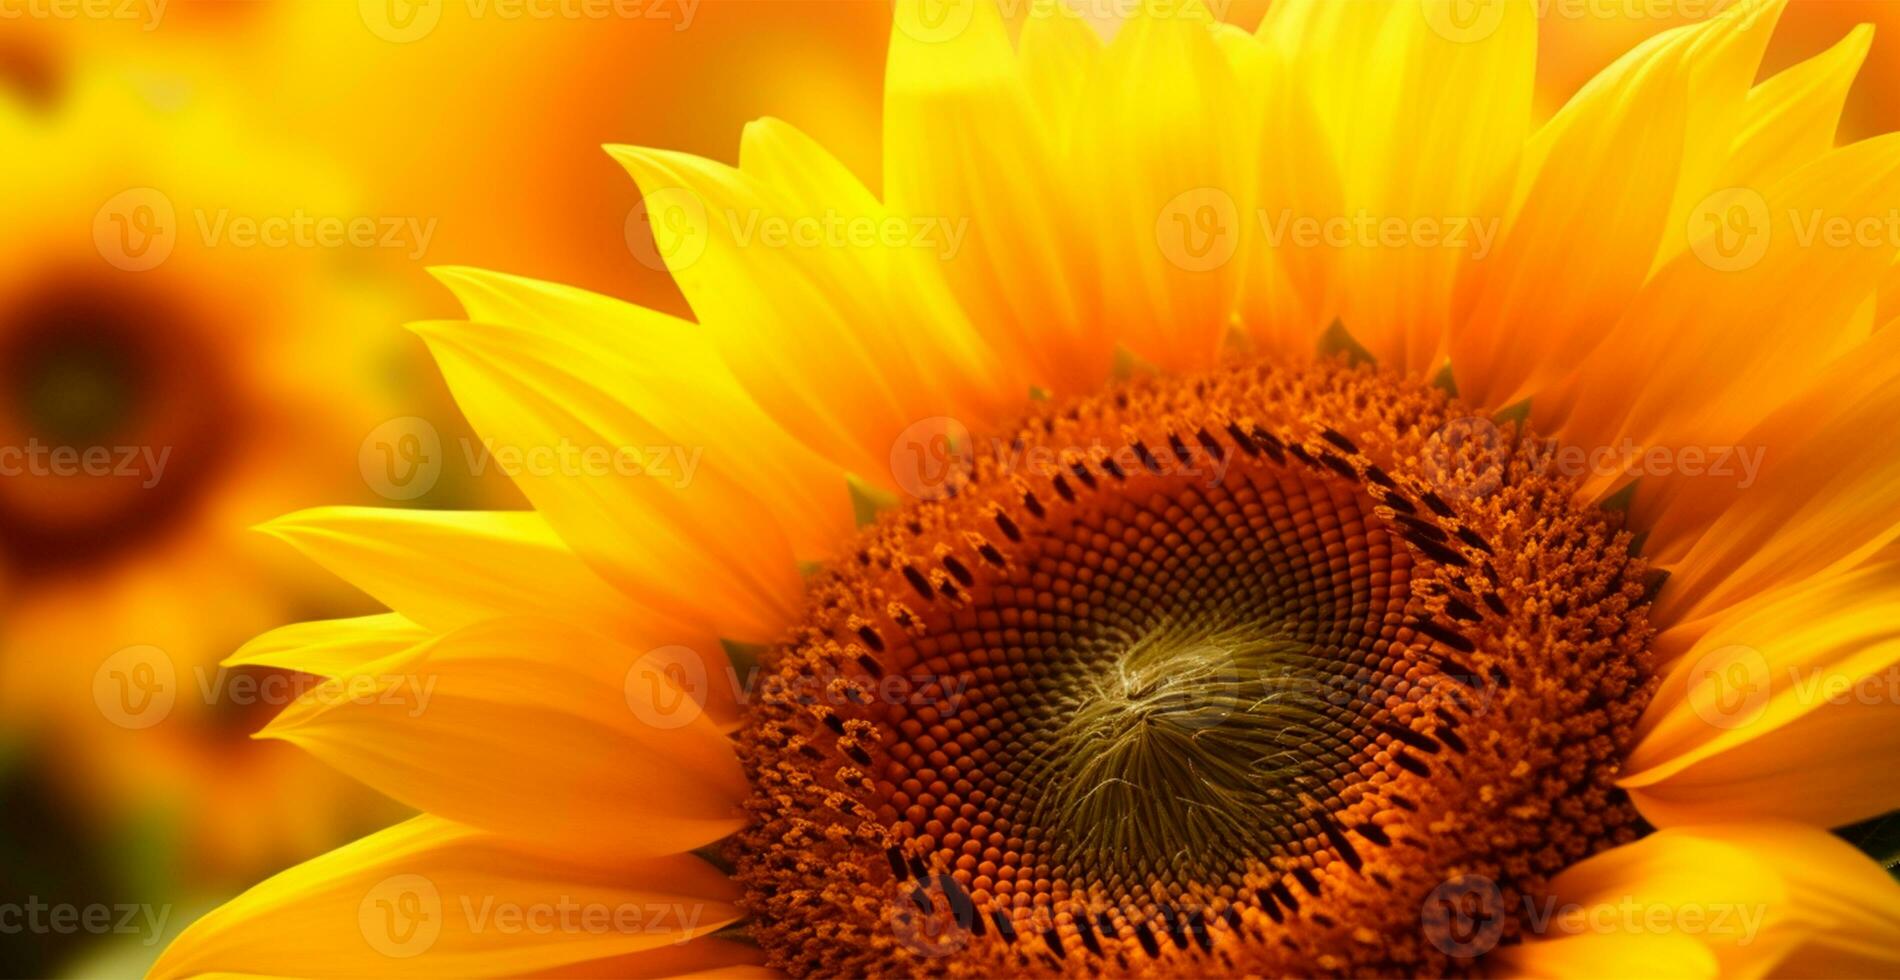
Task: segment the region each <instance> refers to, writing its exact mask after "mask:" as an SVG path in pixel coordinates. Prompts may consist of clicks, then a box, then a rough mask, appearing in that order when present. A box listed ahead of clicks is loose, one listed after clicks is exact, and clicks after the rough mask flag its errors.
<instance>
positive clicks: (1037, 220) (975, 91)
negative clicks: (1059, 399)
mask: <svg viewBox="0 0 1900 980" xmlns="http://www.w3.org/2000/svg"><path fill="white" fill-rule="evenodd" d="M932 4H933V0H904V2H901V3H899V4H898V9H897V11H896V26H895V27H894V29H893V30H892V31H891V47H890V58H889V62H888V67H887V69H886V73H885V96H884V193H885V197H886V200H887V201H888V202H889V204H890V207H891V210H892V211H893V212H895V213H897V214H904V215H955V216H960V217H965V218H967V219H968V221H969V234H968V236H967V237H966V239H965V241H964V243H963V246H962V248H961V249H959V250H958V251H957V253H956V254H954V255H952V256H950V257H949V258H948V259H947V261H945V262H943V263H942V274H943V277H944V278H945V279H946V280H947V282H948V283H949V286H950V289H951V290H952V291H953V292H954V293H955V295H956V296H957V298H958V300H959V301H960V302H961V303H962V304H963V307H964V309H966V310H967V311H968V314H969V316H970V318H971V320H972V321H974V322H975V323H977V324H979V325H981V326H982V327H983V328H984V330H985V332H986V333H988V334H989V335H990V336H993V337H996V338H998V342H999V344H1005V345H1008V346H1009V350H1010V351H1011V353H1010V355H1009V356H1012V357H1015V358H1018V359H1021V360H1022V361H1024V363H1025V364H1026V365H1027V367H1028V369H1029V374H1028V377H1027V378H1026V380H1028V381H1033V382H1035V383H1037V384H1040V385H1042V386H1044V387H1046V388H1048V389H1049V390H1050V391H1052V392H1055V393H1058V394H1071V393H1079V392H1087V391H1092V390H1094V389H1096V388H1098V387H1100V385H1101V384H1102V383H1103V382H1104V381H1105V380H1106V379H1107V378H1108V374H1109V362H1110V359H1111V357H1112V355H1113V353H1114V337H1113V336H1112V335H1111V334H1110V333H1109V332H1108V331H1107V330H1106V329H1104V324H1102V323H1101V321H1100V318H1099V317H1098V316H1096V315H1094V311H1093V304H1092V303H1091V302H1090V301H1089V297H1088V294H1089V292H1090V291H1092V289H1093V288H1094V287H1093V278H1094V271H1093V270H1092V269H1091V268H1090V266H1089V264H1088V262H1087V255H1088V253H1087V250H1086V249H1083V248H1078V247H1077V245H1078V243H1077V242H1076V240H1075V235H1074V229H1075V225H1076V222H1077V221H1078V219H1079V214H1078V211H1077V206H1078V201H1077V200H1076V198H1075V196H1074V193H1073V190H1072V185H1073V183H1074V181H1073V177H1072V175H1071V174H1070V173H1069V172H1068V171H1067V170H1066V168H1065V167H1063V166H1062V162H1063V160H1064V159H1065V156H1064V153H1063V141H1064V140H1065V139H1066V135H1065V131H1066V129H1068V128H1069V127H1071V126H1073V124H1074V123H1073V116H1074V113H1075V111H1076V105H1077V103H1078V102H1079V101H1080V99H1081V98H1082V95H1081V89H1082V87H1083V86H1085V85H1086V84H1087V83H1088V81H1089V77H1090V76H1089V72H1090V69H1091V67H1092V64H1093V62H1094V61H1095V60H1097V59H1098V58H1099V48H1100V44H1099V42H1097V41H1096V39H1095V35H1094V32H1092V31H1091V30H1089V28H1088V26H1087V25H1086V24H1084V23H1082V22H1081V20H1080V19H1079V18H1076V17H1074V16H1072V15H1064V14H1061V13H1056V12H1053V11H1051V10H1048V9H1044V10H1040V11H1037V12H1033V13H1032V14H1031V16H1030V17H1029V19H1028V21H1027V22H1026V23H1025V24H1024V25H1023V37H1022V50H1023V53H1022V60H1021V63H1020V64H1019V63H1018V60H1017V57H1016V55H1015V53H1014V52H1013V51H1011V49H1010V44H1009V37H1008V35H1007V34H1006V33H1005V31H1004V28H1003V22H1002V18H1001V16H999V14H998V12H997V10H996V9H995V7H994V6H993V5H992V4H990V3H988V2H980V3H965V4H960V5H957V7H956V8H953V14H952V16H953V17H955V18H956V21H957V22H956V24H955V26H956V27H957V28H958V29H956V30H954V31H950V30H949V29H948V28H949V27H950V26H952V25H951V24H944V25H943V26H941V27H938V28H936V29H931V28H930V27H929V25H931V24H933V23H936V21H934V20H933V19H932V18H930V17H929V16H928V15H927V11H928V8H929V7H931V6H932ZM966 18H967V23H962V21H963V20H964V19H966Z"/></svg>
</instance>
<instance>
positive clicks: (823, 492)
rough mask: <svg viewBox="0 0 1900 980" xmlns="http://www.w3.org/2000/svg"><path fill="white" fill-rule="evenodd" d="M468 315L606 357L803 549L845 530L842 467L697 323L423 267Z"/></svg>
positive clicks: (483, 275) (646, 406)
mask: <svg viewBox="0 0 1900 980" xmlns="http://www.w3.org/2000/svg"><path fill="white" fill-rule="evenodd" d="M430 271H431V272H432V273H433V274H434V275H435V277H436V278H437V279H440V280H441V281H442V282H443V284H445V285H447V286H448V287H449V289H451V290H453V291H454V293H455V296H456V298H457V299H458V300H460V301H461V303H462V305H463V307H464V308H465V309H466V310H467V311H468V317H469V319H471V320H474V321H478V322H483V323H497V324H501V325H503V326H509V327H518V328H520V329H522V330H531V331H544V332H549V333H553V334H555V335H557V336H560V337H562V338H563V339H565V340H568V341H570V342H572V343H573V344H575V345H576V346H577V347H582V348H584V349H586V350H588V351H590V352H592V355H593V356H595V357H597V358H598V359H600V360H601V361H603V362H604V363H608V364H611V365H612V370H613V372H614V376H615V378H616V386H615V388H614V393H615V394H616V395H618V396H619V397H620V398H621V399H623V400H624V401H626V403H627V405H628V407H629V408H631V409H632V410H633V411H634V412H635V413H636V414H638V415H639V416H640V417H641V418H644V419H647V420H648V421H650V422H651V423H652V424H653V425H654V427H655V428H657V429H658V430H659V431H661V432H664V433H666V435H667V439H668V441H669V442H670V443H671V444H673V445H677V446H696V447H697V446H703V447H706V454H707V457H708V458H709V459H710V460H716V461H717V466H718V468H719V469H721V470H722V471H724V472H727V473H729V474H731V475H732V477H733V479H735V480H737V481H739V482H740V483H741V484H743V485H745V486H749V487H759V488H767V492H763V493H760V494H758V495H757V496H758V497H759V501H760V504H761V506H763V507H764V508H765V509H766V510H767V511H769V512H770V513H771V514H773V515H774V517H775V518H776V519H777V521H778V524H779V526H780V527H783V528H784V529H785V531H786V534H787V535H788V536H789V537H790V538H791V541H792V545H793V547H794V548H795V549H797V552H798V554H799V556H800V557H804V558H813V559H822V558H826V557H829V556H830V555H831V554H832V551H833V549H835V548H836V547H837V546H838V544H839V542H841V541H843V540H844V539H845V538H846V537H848V536H849V535H850V533H851V530H852V521H851V505H850V495H849V493H848V492H847V490H846V484H845V476H844V473H843V471H842V470H840V469H839V468H838V467H837V466H835V465H833V464H831V463H828V462H826V461H825V460H824V459H823V458H821V457H820V456H818V455H817V454H816V453H814V452H812V451H811V450H810V449H809V448H807V447H806V446H805V445H803V444H802V443H800V442H799V441H798V440H797V439H795V438H793V437H792V435H791V434H790V433H788V432H786V431H785V430H784V428H783V427H781V426H780V425H779V424H778V423H777V422H775V421H773V420H772V418H771V417H770V416H768V415H767V414H766V413H765V411H764V410H763V409H761V408H760V407H759V405H758V403H757V402H755V401H753V399H752V396H750V395H749V394H747V393H746V392H745V390H744V388H743V387H741V386H740V384H739V380H738V379H737V378H735V377H734V376H733V374H732V372H731V370H729V369H728V368H727V367H726V365H725V362H724V361H722V360H721V359H720V357H719V353H718V351H717V350H715V349H714V348H713V346H712V342H711V340H710V339H709V338H708V337H707V336H706V332H705V330H704V329H702V328H701V327H700V326H699V325H697V324H693V323H688V322H686V321H684V320H680V319H677V318H675V317H670V316H667V315H665V314H663V313H657V312H654V311H653V310H648V309H644V308H642V307H638V306H634V305H632V304H629V303H623V302H621V301H619V300H616V299H612V298H609V297H606V296H600V295H597V294H594V293H589V292H586V291H584V290H579V289H574V288H572V287H569V286H561V285H556V284H553V283H545V282H537V281H535V280H532V279H522V278H518V277H515V276H506V275H501V274H499V273H493V272H485V271H482V270H479V269H468V268H459V267H455V268H438V269H432V270H430Z"/></svg>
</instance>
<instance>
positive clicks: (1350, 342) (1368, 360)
mask: <svg viewBox="0 0 1900 980" xmlns="http://www.w3.org/2000/svg"><path fill="white" fill-rule="evenodd" d="M1342 354H1343V355H1345V358H1346V363H1348V364H1354V365H1357V364H1377V363H1378V362H1379V361H1378V358H1375V357H1373V356H1372V352H1371V351H1369V350H1366V349H1365V347H1363V346H1361V345H1360V343H1359V341H1357V340H1354V339H1353V336H1352V334H1351V333H1349V332H1347V330H1346V325H1345V324H1344V323H1341V322H1340V321H1339V320H1337V319H1335V320H1334V321H1333V322H1332V324H1331V325H1329V326H1328V327H1327V328H1326V332H1325V333H1323V334H1320V335H1319V355H1320V356H1321V357H1337V356H1339V355H1342Z"/></svg>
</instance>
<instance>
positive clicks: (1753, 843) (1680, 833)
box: [1487, 823, 1900, 977]
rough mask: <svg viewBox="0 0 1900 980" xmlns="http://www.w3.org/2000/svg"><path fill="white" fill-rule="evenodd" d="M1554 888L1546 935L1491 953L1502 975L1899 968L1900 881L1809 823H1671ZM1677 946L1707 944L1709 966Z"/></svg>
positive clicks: (1874, 971) (1877, 972) (1569, 874)
mask: <svg viewBox="0 0 1900 980" xmlns="http://www.w3.org/2000/svg"><path fill="white" fill-rule="evenodd" d="M1551 892H1552V895H1553V896H1554V901H1552V902H1550V903H1549V904H1542V905H1539V906H1538V907H1537V908H1536V909H1535V911H1539V912H1544V913H1548V918H1547V919H1545V920H1544V923H1543V927H1542V928H1541V929H1539V930H1537V933H1538V934H1537V935H1536V936H1534V937H1533V938H1531V939H1529V940H1528V941H1527V942H1525V943H1524V944H1523V945H1521V946H1516V947H1510V948H1505V949H1499V950H1497V951H1496V953H1494V954H1493V957H1492V960H1494V961H1495V967H1496V968H1498V969H1499V970H1500V972H1503V973H1505V974H1507V975H1514V974H1519V973H1525V974H1544V975H1560V976H1561V975H1574V974H1575V971H1574V970H1567V969H1565V968H1564V966H1565V964H1564V963H1563V962H1562V961H1563V959H1564V958H1565V957H1567V956H1569V955H1571V954H1572V953H1573V952H1574V953H1575V955H1577V957H1578V959H1579V960H1580V961H1588V960H1595V961H1599V962H1603V963H1606V964H1614V965H1616V966H1619V967H1621V969H1612V970H1611V971H1610V972H1609V973H1607V974H1599V975H1610V976H1615V975H1633V976H1674V975H1678V973H1677V971H1678V970H1686V971H1689V972H1688V973H1687V975H1691V976H1696V975H1700V976H1724V977H1731V976H1733V977H1754V976H1762V975H1764V974H1770V973H1772V974H1776V975H1787V976H1885V975H1889V974H1891V973H1893V971H1894V969H1895V967H1896V965H1900V884H1896V883H1895V882H1894V881H1893V879H1892V878H1889V877H1888V876H1887V874H1886V872H1885V871H1883V870H1882V869H1881V868H1880V866H1879V865H1877V864H1875V863H1874V862H1872V861H1870V860H1868V859H1867V857H1866V856H1865V855H1863V854H1861V853H1860V852H1858V851H1856V850H1855V849H1854V848H1853V847H1851V846H1849V845H1848V844H1847V843H1846V842H1845V841H1842V840H1840V839H1839V838H1837V837H1835V836H1833V835H1832V834H1829V833H1827V832H1826V831H1823V830H1817V829H1815V828H1811V827H1804V826H1800V825H1796V824H1780V823H1757V824H1729V825H1707V826H1700V827H1676V828H1669V829H1665V830H1661V831H1658V832H1656V833H1654V834H1651V835H1649V836H1647V837H1644V838H1642V839H1641V840H1638V841H1636V842H1634V843H1632V844H1626V845H1624V846H1622V847H1617V848H1613V849H1611V850H1608V851H1605V852H1603V853H1602V854H1598V855H1597V856H1595V857H1592V858H1589V859H1587V860H1585V861H1583V862H1581V863H1579V864H1576V865H1573V866H1572V867H1570V868H1568V869H1566V870H1565V871H1564V872H1563V873H1561V874H1559V875H1558V876H1557V878H1556V879H1555V880H1554V881H1552V882H1551ZM1658 937H1662V938H1661V939H1660V940H1659V938H1658ZM1672 937H1680V938H1687V939H1690V940H1693V941H1694V942H1695V943H1697V944H1699V945H1701V946H1702V947H1703V948H1704V949H1705V950H1706V951H1707V953H1708V954H1709V955H1710V956H1711V957H1712V958H1713V959H1714V961H1715V962H1714V967H1715V968H1714V969H1713V970H1706V969H1701V967H1705V966H1707V965H1708V963H1707V961H1706V960H1702V959H1699V958H1697V957H1694V956H1688V955H1684V951H1683V950H1682V949H1681V948H1680V946H1679V944H1677V943H1675V942H1673V941H1670V939H1671V938H1672ZM1625 943H1626V944H1627V946H1626V947H1625V948H1622V949H1618V948H1616V947H1618V946H1623V945H1624V944H1625ZM1646 955H1655V956H1656V957H1657V959H1656V960H1654V961H1653V962H1649V963H1647V964H1645V963H1644V961H1643V959H1642V958H1641V957H1643V956H1646ZM1487 965H1493V964H1492V963H1491V962H1490V961H1487ZM1572 965H1575V964H1572ZM1623 970H1632V971H1633V972H1630V973H1624V972H1623ZM1817 971H1825V972H1817Z"/></svg>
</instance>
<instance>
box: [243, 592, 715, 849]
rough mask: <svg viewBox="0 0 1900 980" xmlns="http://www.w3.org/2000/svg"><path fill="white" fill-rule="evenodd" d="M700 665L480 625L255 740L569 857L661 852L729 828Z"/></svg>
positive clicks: (521, 626) (670, 652)
mask: <svg viewBox="0 0 1900 980" xmlns="http://www.w3.org/2000/svg"><path fill="white" fill-rule="evenodd" d="M714 663H716V662H715V661H713V660H712V659H711V658H699V657H698V656H697V654H696V652H695V651H691V650H684V649H681V648H673V647H665V648H659V649H656V650H653V651H648V652H644V653H643V652H640V651H635V650H631V649H628V648H626V647H623V646H621V645H620V644H618V643H616V642H615V641H613V640H611V639H608V638H606V637H603V636H600V635H598V634H593V633H586V632H583V631H580V630H576V629H573V628H571V627H566V626H562V625H560V624H557V623H553V622H551V621H540V620H507V621H495V622H490V623H484V624H482V625H479V626H473V627H468V628H466V629H462V630H458V631H456V632H453V633H450V634H448V635H446V636H443V637H441V638H440V639H437V640H433V641H431V642H429V643H426V644H424V645H423V646H421V647H419V648H417V649H416V650H415V651H413V652H412V653H410V654H408V655H406V656H403V657H399V658H392V659H385V660H382V661H378V662H376V663H375V664H372V665H370V666H369V667H368V668H367V669H366V670H365V671H364V672H360V673H352V674H349V675H345V676H342V677H338V678H335V679H332V680H329V681H326V682H324V683H323V684H322V685H320V686H318V687H316V688H314V689H312V690H311V691H309V692H307V693H305V694H304V695H303V696H301V697H300V698H299V699H298V700H297V701H296V702H295V703H293V704H291V705H290V706H289V707H288V708H286V709H285V710H284V712H283V713H282V714H281V715H279V716H278V717H277V719H276V720H274V721H272V722H271V724H270V725H269V726H267V727H266V728H265V729H264V730H263V731H262V732H260V733H258V736H259V737H261V738H280V739H283V740H285V741H288V742H291V743H294V744H296V745H298V746H299V747H301V748H304V749H306V750H308V751H310V752H311V753H313V754H315V755H316V756H318V757H319V758H321V759H323V760H324V761H326V762H328V763H330V764H331V765H333V766H336V767H337V768H339V769H341V770H343V771H344V772H347V773H349V774H350V775H351V776H354V777H356V778H357V779H360V780H362V781H363V782H365V783H368V784H369V785H371V786H373V787H375V788H377V789H378V790H381V791H382V792H384V793H386V794H388V795H390V796H391V797H394V798H395V799H398V800H400V801H402V802H404V803H406V804H409V805H410V806H414V807H416V808H418V809H422V810H427V811H429V812H431V813H436V814H440V815H442V816H445V817H448V818H451V819H454V820H458V821H461V822H465V823H469V824H472V825H474V826H478V827H482V828H484V829H490V830H495V831H497V832H503V833H510V834H515V835H518V836H520V837H523V838H525V839H530V840H536V841H541V842H543V843H544V844H545V845H546V846H549V847H557V848H559V847H566V848H571V849H575V850H578V851H581V852H585V853H598V854H606V855H627V856H644V855H653V854H665V853H672V852H675V851H683V850H688V849H691V848H694V847H698V846H701V845H704V844H707V843H710V842H712V841H715V840H718V839H719V838H720V837H723V836H725V835H726V834H728V833H731V832H732V831H734V830H736V829H738V828H739V827H740V826H741V825H742V824H743V819H742V818H741V817H740V815H739V814H738V810H737V806H738V802H739V800H740V799H742V798H743V797H744V795H745V792H746V784H745V779H744V777H743V775H742V774H741V773H740V770H739V763H738V760H737V758H736V757H735V756H734V754H733V751H732V747H731V745H730V744H729V743H728V742H727V741H726V739H725V738H724V736H722V735H721V734H720V732H719V729H718V728H717V727H716V726H715V724H714V722H713V720H712V718H711V717H709V716H708V715H706V714H705V713H704V712H703V711H702V710H700V709H699V708H698V706H697V704H696V702H695V694H697V693H698V690H699V689H702V688H703V687H704V686H705V685H708V684H714V683H725V682H726V678H724V677H720V676H717V675H715V674H713V673H712V672H713V670H714V669H715V668H714V667H712V666H709V665H711V664H714ZM695 668H697V673H695Z"/></svg>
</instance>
